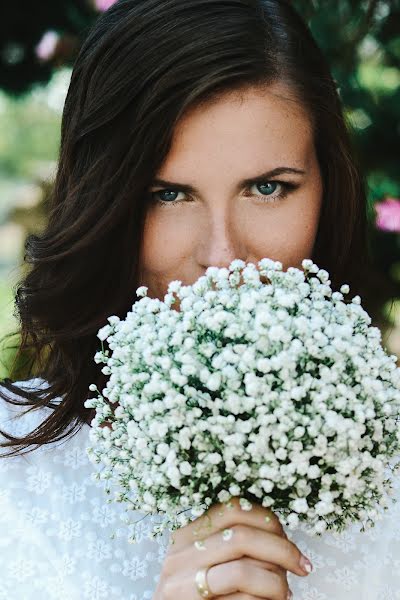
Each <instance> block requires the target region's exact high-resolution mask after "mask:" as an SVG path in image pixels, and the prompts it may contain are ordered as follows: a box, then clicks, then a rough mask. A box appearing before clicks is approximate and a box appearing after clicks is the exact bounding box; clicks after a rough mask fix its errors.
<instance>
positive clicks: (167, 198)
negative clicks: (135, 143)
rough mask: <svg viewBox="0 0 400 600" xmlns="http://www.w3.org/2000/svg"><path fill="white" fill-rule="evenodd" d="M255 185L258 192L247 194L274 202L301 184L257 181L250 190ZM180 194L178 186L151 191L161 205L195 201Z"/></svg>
mask: <svg viewBox="0 0 400 600" xmlns="http://www.w3.org/2000/svg"><path fill="white" fill-rule="evenodd" d="M253 187H257V188H258V193H256V194H252V193H248V192H247V193H246V194H245V196H248V197H249V196H250V197H253V198H257V199H258V200H260V202H261V203H264V204H272V203H275V202H278V201H279V200H283V199H284V198H286V196H287V195H288V194H289V193H290V192H291V191H293V190H295V189H297V188H298V187H299V186H298V184H296V183H293V182H289V181H262V182H259V181H255V182H254V183H253V184H252V185H251V186H249V188H248V190H250V189H251V188H253ZM179 194H183V195H184V196H185V195H186V194H185V192H182V190H179V189H178V188H177V189H174V188H169V189H161V190H158V191H156V192H150V194H149V197H150V199H151V201H152V202H154V203H155V204H158V205H160V206H170V207H173V206H178V205H180V204H182V203H185V204H187V203H188V202H193V199H192V198H190V197H188V198H187V199H185V198H183V199H179V200H178V198H177V197H178V196H179Z"/></svg>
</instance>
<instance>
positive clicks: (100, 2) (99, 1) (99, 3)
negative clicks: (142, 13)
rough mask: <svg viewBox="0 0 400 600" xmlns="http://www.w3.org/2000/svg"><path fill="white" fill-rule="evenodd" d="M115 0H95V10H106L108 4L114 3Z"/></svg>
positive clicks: (108, 6)
mask: <svg viewBox="0 0 400 600" xmlns="http://www.w3.org/2000/svg"><path fill="white" fill-rule="evenodd" d="M116 1H117V0H95V1H94V3H95V5H96V8H97V10H101V11H102V12H104V11H105V10H108V9H109V8H110V6H112V5H113V4H115V3H116Z"/></svg>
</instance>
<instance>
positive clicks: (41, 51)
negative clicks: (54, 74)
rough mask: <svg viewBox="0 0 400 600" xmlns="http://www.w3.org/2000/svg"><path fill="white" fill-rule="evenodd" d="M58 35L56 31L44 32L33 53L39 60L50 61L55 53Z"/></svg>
mask: <svg viewBox="0 0 400 600" xmlns="http://www.w3.org/2000/svg"><path fill="white" fill-rule="evenodd" d="M59 39H60V36H59V34H58V33H57V32H56V31H46V33H45V34H44V35H43V37H42V39H41V40H40V42H39V43H38V45H37V46H36V48H35V53H36V56H37V57H38V58H40V60H50V59H51V58H52V57H53V56H54V53H55V51H56V48H57V44H58V41H59Z"/></svg>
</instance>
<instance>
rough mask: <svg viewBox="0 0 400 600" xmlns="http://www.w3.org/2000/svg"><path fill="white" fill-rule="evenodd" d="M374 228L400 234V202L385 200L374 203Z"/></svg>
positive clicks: (392, 199) (395, 199)
mask: <svg viewBox="0 0 400 600" xmlns="http://www.w3.org/2000/svg"><path fill="white" fill-rule="evenodd" d="M375 210H376V226H377V227H378V229H381V230H382V231H393V232H396V233H400V200H399V199H398V198H386V199H385V200H383V201H382V202H376V203H375Z"/></svg>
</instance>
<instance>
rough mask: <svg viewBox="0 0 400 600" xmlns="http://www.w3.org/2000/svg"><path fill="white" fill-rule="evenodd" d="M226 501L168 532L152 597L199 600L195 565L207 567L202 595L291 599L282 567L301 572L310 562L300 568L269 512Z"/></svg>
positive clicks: (299, 557) (246, 599)
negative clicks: (227, 504) (158, 576)
mask: <svg viewBox="0 0 400 600" xmlns="http://www.w3.org/2000/svg"><path fill="white" fill-rule="evenodd" d="M231 504H232V505H233V507H232V508H229V507H227V506H226V505H223V504H215V505H213V506H211V507H210V508H209V510H208V511H207V512H206V513H204V514H203V515H202V516H201V517H199V518H198V519H196V520H195V521H193V522H191V523H189V524H188V525H186V526H185V527H182V528H180V529H178V530H177V531H174V532H172V533H171V542H172V543H171V544H170V546H169V548H168V551H167V554H166V557H165V560H164V564H163V568H162V571H161V574H160V579H159V582H158V586H157V589H156V591H155V595H154V597H153V600H199V598H200V597H201V596H200V593H199V591H198V590H197V587H196V583H195V576H196V572H197V571H198V570H199V569H201V568H206V569H208V571H207V578H206V581H207V584H208V588H209V590H210V594H209V595H208V596H206V597H208V598H214V597H216V596H217V597H218V598H225V599H229V600H253V599H254V600H257V599H259V598H264V599H267V600H287V599H288V598H291V594H290V590H289V587H288V582H287V577H286V573H287V571H291V572H292V573H294V574H295V575H300V576H305V575H308V573H309V572H310V571H311V568H310V567H311V565H310V567H309V568H308V570H307V569H305V568H304V565H305V564H307V563H305V562H304V560H305V561H307V559H306V558H305V557H303V555H302V554H301V552H300V550H299V549H298V548H297V546H296V545H295V544H294V543H293V542H291V541H290V540H288V538H287V535H286V533H285V531H284V529H283V527H282V525H281V523H280V521H279V519H278V518H277V516H276V515H275V514H274V513H273V512H272V511H271V510H269V509H266V508H263V507H262V506H261V505H258V504H253V508H252V509H251V510H250V511H244V510H243V509H242V508H241V507H240V505H239V501H238V498H234V499H232V500H231ZM226 530H230V531H228V532H227V531H226ZM196 541H197V543H196ZM195 544H196V545H195ZM196 546H197V547H196ZM301 561H302V562H301ZM308 562H309V561H308ZM309 564H310V563H309Z"/></svg>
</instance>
